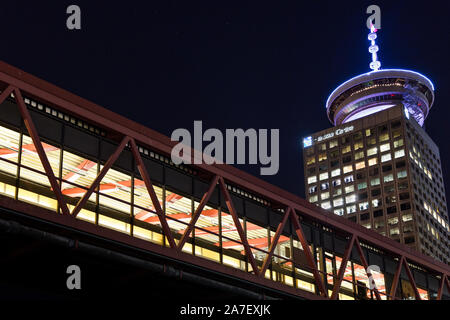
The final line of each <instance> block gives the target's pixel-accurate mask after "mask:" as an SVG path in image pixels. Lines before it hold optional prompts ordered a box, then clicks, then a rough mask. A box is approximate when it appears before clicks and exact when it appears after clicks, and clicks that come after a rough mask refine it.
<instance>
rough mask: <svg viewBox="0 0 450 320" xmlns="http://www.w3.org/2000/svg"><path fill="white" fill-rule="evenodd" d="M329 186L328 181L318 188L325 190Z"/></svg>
mask: <svg viewBox="0 0 450 320" xmlns="http://www.w3.org/2000/svg"><path fill="white" fill-rule="evenodd" d="M329 187H330V184H329V183H328V182H325V183H322V184H321V185H320V190H327V189H328V188H329Z"/></svg>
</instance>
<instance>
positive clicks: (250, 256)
mask: <svg viewBox="0 0 450 320" xmlns="http://www.w3.org/2000/svg"><path fill="white" fill-rule="evenodd" d="M219 186H220V190H221V191H222V194H223V195H224V197H225V203H226V205H227V208H228V211H229V212H230V214H231V216H232V218H233V221H234V224H235V226H236V228H237V232H238V233H239V237H240V238H241V242H242V244H243V245H244V249H245V254H246V256H247V259H248V261H249V263H250V265H251V266H252V269H253V272H254V273H255V275H258V268H257V266H256V262H255V258H254V257H253V254H252V251H251V250H250V246H249V245H248V241H247V237H246V236H245V234H244V230H243V229H242V226H241V223H240V222H239V218H238V215H237V212H236V209H235V208H234V204H233V200H231V196H230V193H229V192H228V189H227V186H226V185H225V181H224V180H223V178H222V177H220V178H219Z"/></svg>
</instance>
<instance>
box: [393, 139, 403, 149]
mask: <svg viewBox="0 0 450 320" xmlns="http://www.w3.org/2000/svg"><path fill="white" fill-rule="evenodd" d="M401 146H403V139H399V140H395V141H394V148H398V147H401Z"/></svg>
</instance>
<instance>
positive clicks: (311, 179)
mask: <svg viewBox="0 0 450 320" xmlns="http://www.w3.org/2000/svg"><path fill="white" fill-rule="evenodd" d="M314 182H317V176H312V177H308V184H311V183H314Z"/></svg>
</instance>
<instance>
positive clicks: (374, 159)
mask: <svg viewBox="0 0 450 320" xmlns="http://www.w3.org/2000/svg"><path fill="white" fill-rule="evenodd" d="M368 163H369V166H373V165H376V164H377V163H378V159H377V158H372V159H369V160H368Z"/></svg>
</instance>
